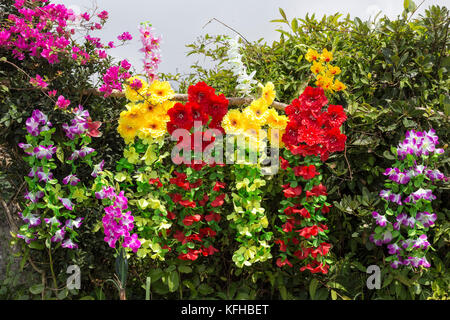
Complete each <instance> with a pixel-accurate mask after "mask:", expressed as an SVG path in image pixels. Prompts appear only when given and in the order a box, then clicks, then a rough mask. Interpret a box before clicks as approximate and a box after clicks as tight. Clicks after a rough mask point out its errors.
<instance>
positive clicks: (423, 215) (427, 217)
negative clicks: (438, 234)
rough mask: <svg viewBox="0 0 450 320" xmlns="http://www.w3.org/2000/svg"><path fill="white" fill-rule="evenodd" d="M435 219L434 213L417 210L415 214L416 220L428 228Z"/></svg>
mask: <svg viewBox="0 0 450 320" xmlns="http://www.w3.org/2000/svg"><path fill="white" fill-rule="evenodd" d="M436 219H437V215H436V214H435V213H429V212H418V213H417V215H416V220H417V221H419V222H420V223H421V224H422V225H423V226H424V227H425V228H429V227H430V226H431V225H433V224H434V222H435V221H436Z"/></svg>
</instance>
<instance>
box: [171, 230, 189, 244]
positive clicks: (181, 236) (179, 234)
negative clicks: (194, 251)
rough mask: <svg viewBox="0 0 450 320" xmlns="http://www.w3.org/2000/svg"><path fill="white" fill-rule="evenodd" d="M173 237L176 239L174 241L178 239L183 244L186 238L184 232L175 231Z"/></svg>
mask: <svg viewBox="0 0 450 320" xmlns="http://www.w3.org/2000/svg"><path fill="white" fill-rule="evenodd" d="M173 237H174V239H176V240H178V241H180V242H183V241H184V239H185V238H186V237H185V235H184V233H183V231H181V230H177V231H175V233H174V234H173Z"/></svg>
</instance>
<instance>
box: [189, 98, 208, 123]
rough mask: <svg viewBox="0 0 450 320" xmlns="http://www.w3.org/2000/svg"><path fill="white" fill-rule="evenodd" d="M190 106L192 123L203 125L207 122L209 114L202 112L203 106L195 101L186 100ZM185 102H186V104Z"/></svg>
mask: <svg viewBox="0 0 450 320" xmlns="http://www.w3.org/2000/svg"><path fill="white" fill-rule="evenodd" d="M188 103H189V104H190V106H191V113H192V119H193V121H194V125H196V124H197V123H200V125H205V124H207V123H208V120H209V116H208V114H207V113H205V112H204V110H203V107H202V106H201V105H200V104H198V103H196V102H188ZM188 103H186V104H188Z"/></svg>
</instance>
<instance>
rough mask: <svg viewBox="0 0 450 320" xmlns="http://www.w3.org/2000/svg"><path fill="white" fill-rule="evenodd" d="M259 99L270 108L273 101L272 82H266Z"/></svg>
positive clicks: (273, 87) (273, 90)
mask: <svg viewBox="0 0 450 320" xmlns="http://www.w3.org/2000/svg"><path fill="white" fill-rule="evenodd" d="M261 98H262V99H263V101H264V102H265V103H266V105H267V106H270V105H271V104H272V103H273V100H275V86H274V85H273V83H272V82H268V83H267V84H266V86H265V87H263V89H262V95H261Z"/></svg>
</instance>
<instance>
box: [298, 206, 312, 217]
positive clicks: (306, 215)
mask: <svg viewBox="0 0 450 320" xmlns="http://www.w3.org/2000/svg"><path fill="white" fill-rule="evenodd" d="M299 214H300V215H301V216H302V217H303V218H306V219H309V218H311V215H310V214H309V211H308V210H306V209H305V208H302V209H301V210H300V212H299Z"/></svg>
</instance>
